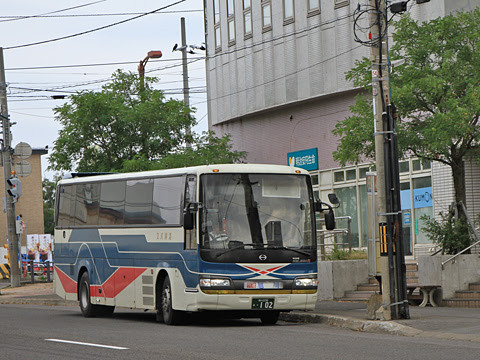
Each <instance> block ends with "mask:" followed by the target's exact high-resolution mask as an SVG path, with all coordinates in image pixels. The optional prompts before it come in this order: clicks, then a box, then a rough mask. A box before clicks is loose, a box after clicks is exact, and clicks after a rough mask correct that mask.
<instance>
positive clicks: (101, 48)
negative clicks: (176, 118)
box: [0, 0, 208, 178]
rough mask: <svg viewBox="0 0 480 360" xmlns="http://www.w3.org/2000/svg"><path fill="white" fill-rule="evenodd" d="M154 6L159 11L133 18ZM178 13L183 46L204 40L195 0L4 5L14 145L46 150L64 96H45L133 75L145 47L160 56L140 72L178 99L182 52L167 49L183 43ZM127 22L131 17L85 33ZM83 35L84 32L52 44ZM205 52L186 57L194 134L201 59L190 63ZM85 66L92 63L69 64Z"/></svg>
mask: <svg viewBox="0 0 480 360" xmlns="http://www.w3.org/2000/svg"><path fill="white" fill-rule="evenodd" d="M176 3H178V4H176ZM160 8H165V9H163V10H159V11H158V12H156V13H153V14H149V15H145V16H142V17H139V18H137V19H133V18H135V17H138V16H139V15H141V14H144V13H149V12H153V11H155V10H157V9H160ZM67 9H68V10H67ZM118 14H122V15H118ZM181 17H185V21H186V25H187V43H188V44H191V45H201V44H202V43H203V42H204V41H205V38H204V25H203V5H202V2H201V1H198V0H184V1H181V0H157V1H151V0H135V1H131V0H82V1H73V0H61V1H60V0H49V1H38V0H17V1H8V2H4V3H3V4H2V10H1V12H0V34H1V36H0V46H1V47H3V48H4V51H3V53H4V60H5V69H6V80H7V84H8V88H7V92H8V93H7V99H8V110H9V114H10V118H11V121H12V122H16V125H14V126H13V127H12V133H13V141H12V145H13V146H15V144H17V143H19V142H21V141H23V142H27V143H29V144H30V145H31V146H32V147H33V148H44V147H45V146H47V145H48V147H49V148H50V149H52V148H53V142H54V141H55V139H56V138H57V136H58V131H59V129H60V126H59V124H58V122H56V121H55V119H54V113H53V111H52V109H53V108H54V107H57V106H61V105H62V104H63V103H64V102H65V101H68V98H67V100H53V99H51V96H52V95H67V96H68V94H71V93H72V92H75V91H80V90H86V89H89V90H99V89H100V88H101V86H102V85H103V84H105V82H102V80H107V79H109V78H110V76H111V74H112V73H113V72H114V71H115V70H116V69H119V68H120V69H123V70H124V71H133V72H137V66H138V62H139V61H140V60H141V59H143V58H144V57H145V56H146V54H147V52H148V51H150V50H161V51H162V53H163V57H162V58H161V59H159V60H155V59H154V60H150V61H149V62H148V64H147V65H146V75H147V76H157V77H159V78H160V82H159V84H158V85H157V87H158V88H160V89H162V90H164V91H165V92H166V96H167V98H169V97H174V98H178V99H183V92H182V86H183V83H182V81H183V77H182V67H181V53H180V52H178V51H177V52H172V48H173V45H174V44H175V43H179V44H180V43H181V29H180V18H181ZM128 19H132V20H131V21H127V22H124V23H121V24H118V25H114V26H111V27H107V28H105V29H101V30H98V31H93V32H89V31H91V30H94V29H97V28H102V27H106V26H109V25H111V24H115V23H118V22H121V21H124V20H128ZM84 32H88V33H85V34H83V35H78V36H73V37H69V38H66V39H63V40H56V41H50V40H55V39H58V38H63V37H67V36H70V35H76V34H81V33H84ZM36 43H39V44H36ZM30 44H36V45H30ZM203 55H204V52H202V51H201V50H198V54H196V55H188V60H189V62H191V63H190V64H189V67H188V71H189V86H190V88H191V94H190V104H191V105H192V106H194V107H196V108H197V112H196V114H195V116H196V118H197V121H198V122H199V125H198V126H197V127H196V128H194V131H195V132H201V131H205V130H207V127H208V126H207V113H206V93H205V68H204V60H197V61H194V60H195V59H196V58H197V57H203ZM112 63H122V64H112ZM91 64H95V66H73V67H67V66H71V65H91ZM100 64H111V65H100ZM42 67H44V68H42ZM89 83H90V84H89ZM33 90H41V91H33ZM43 158H44V159H43V162H42V171H43V172H44V176H47V177H49V178H50V177H51V176H52V173H51V172H47V171H46V168H47V166H48V162H47V157H46V156H43Z"/></svg>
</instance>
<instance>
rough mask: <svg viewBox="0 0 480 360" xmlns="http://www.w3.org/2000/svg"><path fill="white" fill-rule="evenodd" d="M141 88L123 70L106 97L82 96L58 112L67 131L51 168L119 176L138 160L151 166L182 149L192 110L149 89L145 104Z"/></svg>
mask: <svg viewBox="0 0 480 360" xmlns="http://www.w3.org/2000/svg"><path fill="white" fill-rule="evenodd" d="M146 80H148V82H147V84H148V83H154V82H156V81H157V80H156V79H154V78H147V79H146ZM140 88H141V86H140V81H139V78H138V76H137V75H136V74H134V73H124V72H122V71H121V70H118V71H117V72H115V73H114V74H113V75H112V81H111V82H110V83H108V84H107V85H104V86H103V87H102V90H101V91H100V92H94V91H83V92H79V93H77V94H75V95H72V96H71V97H70V102H68V103H66V104H64V105H63V106H60V107H57V108H55V109H54V111H55V115H56V120H57V121H59V122H60V123H61V125H62V126H63V128H62V130H60V132H59V137H58V139H57V140H56V141H55V143H54V149H53V151H52V153H51V155H50V158H49V162H50V169H52V170H57V171H71V170H76V171H98V172H108V171H118V170H119V169H122V167H123V163H124V161H126V160H132V159H134V158H135V157H136V156H137V155H140V156H141V157H143V158H144V159H146V160H149V161H150V160H156V159H159V158H160V157H162V156H165V155H167V154H168V153H171V152H174V151H175V150H176V149H179V148H181V147H182V145H183V144H184V143H185V140H186V135H185V129H186V128H187V127H191V126H193V125H195V120H194V118H193V117H192V116H191V114H190V112H191V110H190V109H188V108H187V107H185V105H184V103H183V102H181V101H178V100H173V99H170V100H166V99H165V97H164V95H163V93H162V92H161V91H159V90H153V89H152V88H151V87H149V86H148V85H145V90H144V91H143V92H142V98H141V99H140V97H139V96H138V94H139V91H140Z"/></svg>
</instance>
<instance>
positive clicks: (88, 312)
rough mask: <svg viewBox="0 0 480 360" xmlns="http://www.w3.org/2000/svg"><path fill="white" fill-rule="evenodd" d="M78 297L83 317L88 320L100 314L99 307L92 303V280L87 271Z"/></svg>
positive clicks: (79, 288)
mask: <svg viewBox="0 0 480 360" xmlns="http://www.w3.org/2000/svg"><path fill="white" fill-rule="evenodd" d="M78 295H79V296H78V299H79V305H80V310H81V311H82V315H83V316H84V317H87V318H88V317H94V316H96V315H97V313H98V306H97V305H93V304H92V303H91V301H90V279H89V276H88V271H85V272H84V273H83V274H82V277H81V278H80V284H79V286H78Z"/></svg>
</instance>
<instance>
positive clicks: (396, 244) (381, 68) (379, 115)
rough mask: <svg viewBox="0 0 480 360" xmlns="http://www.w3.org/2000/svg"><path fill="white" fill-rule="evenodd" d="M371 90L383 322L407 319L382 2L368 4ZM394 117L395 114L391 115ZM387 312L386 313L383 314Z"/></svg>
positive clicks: (396, 170)
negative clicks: (370, 45) (371, 44)
mask: <svg viewBox="0 0 480 360" xmlns="http://www.w3.org/2000/svg"><path fill="white" fill-rule="evenodd" d="M369 5H370V7H371V9H372V11H370V29H371V38H372V43H373V46H372V53H371V60H372V89H373V112H374V118H375V156H376V167H377V194H378V195H377V215H378V219H379V227H380V234H381V238H380V243H381V246H380V254H381V256H380V275H381V281H380V283H381V286H382V303H383V307H384V311H383V312H379V313H380V314H382V315H383V320H390V319H398V318H405V319H408V318H410V315H409V310H408V302H407V294H406V280H405V257H404V253H403V246H404V245H403V241H402V214H401V208H400V188H399V187H400V181H399V173H398V146H397V139H396V123H395V118H394V111H393V105H392V104H391V99H390V79H389V64H388V53H387V52H388V48H387V36H388V35H387V13H386V0H370V4H369ZM395 116H396V114H395ZM387 309H390V311H387Z"/></svg>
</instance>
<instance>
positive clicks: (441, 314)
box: [0, 282, 480, 342]
mask: <svg viewBox="0 0 480 360" xmlns="http://www.w3.org/2000/svg"><path fill="white" fill-rule="evenodd" d="M0 304H32V305H57V306H78V303H77V302H76V301H64V300H62V299H61V298H60V297H58V296H57V295H55V294H54V292H53V284H52V283H37V284H24V285H22V286H21V287H18V288H10V283H9V282H0ZM409 309H410V319H409V320H395V321H371V320H367V315H366V314H367V304H365V303H355V302H339V301H319V302H318V303H317V306H316V308H315V310H314V311H313V312H312V311H311V312H300V311H295V312H291V313H285V314H282V315H281V319H282V320H285V321H299V322H315V323H325V324H328V325H332V326H337V327H342V328H347V329H351V330H354V331H365V332H374V333H384V334H391V335H402V336H410V337H413V336H415V337H423V338H435V339H448V340H461V341H474V342H480V309H463V308H448V307H423V308H422V307H418V306H410V307H409ZM79 311H80V310H79Z"/></svg>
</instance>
